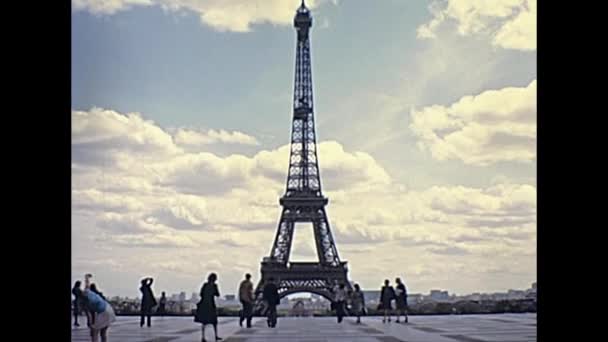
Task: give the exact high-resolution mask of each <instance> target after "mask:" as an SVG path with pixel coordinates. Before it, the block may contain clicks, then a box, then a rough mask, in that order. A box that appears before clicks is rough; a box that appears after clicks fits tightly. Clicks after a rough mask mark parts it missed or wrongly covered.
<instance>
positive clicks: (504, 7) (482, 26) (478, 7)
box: [417, 0, 537, 51]
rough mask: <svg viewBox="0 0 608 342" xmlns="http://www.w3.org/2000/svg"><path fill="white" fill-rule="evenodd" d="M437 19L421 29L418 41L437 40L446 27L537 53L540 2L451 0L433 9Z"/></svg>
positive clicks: (498, 44)
mask: <svg viewBox="0 0 608 342" xmlns="http://www.w3.org/2000/svg"><path fill="white" fill-rule="evenodd" d="M429 11H430V12H431V14H432V15H433V18H432V19H431V20H430V21H429V22H427V23H425V24H423V25H421V26H420V27H418V30H417V33H418V38H436V37H437V32H438V31H439V29H440V28H441V27H442V26H443V25H445V26H447V25H456V27H457V31H458V33H459V34H460V35H463V36H469V35H486V36H489V37H490V38H491V41H492V44H493V45H495V46H499V47H502V48H505V49H515V50H524V51H529V50H536V16H537V10H536V0H496V1H485V0H448V1H447V2H446V1H441V2H439V1H435V2H433V3H431V5H430V6H429Z"/></svg>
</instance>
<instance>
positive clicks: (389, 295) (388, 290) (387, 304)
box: [380, 279, 395, 323]
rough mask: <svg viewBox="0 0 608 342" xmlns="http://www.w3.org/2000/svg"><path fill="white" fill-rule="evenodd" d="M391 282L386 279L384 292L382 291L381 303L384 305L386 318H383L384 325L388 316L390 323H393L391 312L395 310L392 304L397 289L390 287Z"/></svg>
mask: <svg viewBox="0 0 608 342" xmlns="http://www.w3.org/2000/svg"><path fill="white" fill-rule="evenodd" d="M389 284H390V281H389V280H388V279H386V280H385V281H384V286H383V287H382V290H380V301H381V303H382V308H383V309H384V318H382V323H386V317H387V316H388V321H389V322H390V321H391V314H390V311H391V310H392V309H393V305H392V302H393V300H394V299H395V289H394V288H393V287H392V286H390V285H389Z"/></svg>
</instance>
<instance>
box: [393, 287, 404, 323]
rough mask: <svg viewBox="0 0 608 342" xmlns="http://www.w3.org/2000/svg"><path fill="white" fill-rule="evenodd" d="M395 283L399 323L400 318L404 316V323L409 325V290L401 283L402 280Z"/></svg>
mask: <svg viewBox="0 0 608 342" xmlns="http://www.w3.org/2000/svg"><path fill="white" fill-rule="evenodd" d="M395 283H397V286H396V287H395V292H396V300H395V302H396V304H397V320H396V322H397V323H400V322H399V316H400V315H403V317H404V318H405V321H403V323H407V289H406V288H405V284H403V282H402V281H401V278H397V279H395Z"/></svg>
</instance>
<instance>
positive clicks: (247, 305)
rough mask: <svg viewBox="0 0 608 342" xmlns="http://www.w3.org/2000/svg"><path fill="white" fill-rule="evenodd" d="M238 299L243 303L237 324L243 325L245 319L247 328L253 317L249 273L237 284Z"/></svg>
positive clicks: (251, 286) (251, 288)
mask: <svg viewBox="0 0 608 342" xmlns="http://www.w3.org/2000/svg"><path fill="white" fill-rule="evenodd" d="M239 300H240V301H241V304H242V305H243V309H242V310H241V312H240V315H239V316H240V317H239V325H240V326H243V321H244V320H245V319H246V320H247V328H251V318H252V317H253V312H252V311H253V300H254V298H253V283H252V282H251V274H249V273H247V274H245V279H244V280H243V281H242V282H241V284H240V285H239Z"/></svg>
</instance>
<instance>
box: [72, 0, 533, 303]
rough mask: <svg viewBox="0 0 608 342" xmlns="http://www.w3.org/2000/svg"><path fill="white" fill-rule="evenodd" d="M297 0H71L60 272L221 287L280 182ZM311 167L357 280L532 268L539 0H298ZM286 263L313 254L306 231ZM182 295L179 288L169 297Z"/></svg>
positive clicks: (488, 288)
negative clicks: (67, 180) (67, 268)
mask: <svg viewBox="0 0 608 342" xmlns="http://www.w3.org/2000/svg"><path fill="white" fill-rule="evenodd" d="M299 3H300V1H299V0H297V1H296V0H294V1H279V0H272V1H245V0H242V1H241V0H231V1H224V2H216V1H207V0H198V1H190V2H184V1H179V0H150V1H135V0H117V1H113V2H106V1H101V0H79V1H73V3H72V4H73V13H72V278H73V279H74V280H76V279H79V278H81V277H82V275H83V274H84V273H85V272H91V273H93V274H94V275H95V279H96V280H97V281H99V286H100V288H101V289H102V290H103V291H104V293H107V294H109V295H112V296H113V295H137V292H138V290H137V289H138V286H139V279H141V278H143V277H144V276H153V277H154V278H155V279H156V280H155V284H154V288H155V289H156V291H157V292H159V293H160V291H165V292H167V293H171V292H176V291H177V289H182V290H183V291H185V292H186V293H191V292H193V291H198V289H199V288H200V285H201V284H202V282H203V281H204V279H206V276H207V274H208V273H209V272H216V273H218V275H219V278H220V279H219V284H220V292H221V293H222V294H226V293H234V290H229V289H235V288H236V287H237V286H238V282H239V281H240V280H241V278H242V277H243V275H244V273H247V272H249V273H251V274H253V276H254V278H255V279H256V280H257V279H258V278H259V273H258V271H259V262H260V260H261V259H262V257H264V256H267V255H268V252H269V248H270V246H271V244H272V240H273V237H274V234H275V233H276V224H277V218H278V216H279V215H280V211H279V210H280V209H279V205H278V198H279V197H280V196H281V195H282V193H283V192H284V191H285V180H286V175H287V159H288V156H289V152H288V148H289V146H288V143H289V134H290V127H289V126H290V116H291V111H290V109H291V104H290V102H291V99H292V94H291V92H292V87H293V56H294V44H295V43H294V32H293V28H292V27H291V24H292V23H291V20H292V19H293V15H294V13H295V9H296V8H297V6H298V5H299ZM307 4H308V6H309V7H310V8H311V9H312V11H313V16H314V20H315V21H314V24H313V28H312V33H311V35H312V39H311V41H312V43H311V44H312V55H313V57H312V61H313V79H314V82H315V89H314V91H315V102H316V104H315V106H316V113H315V115H316V119H317V122H316V124H317V133H318V139H319V142H320V143H319V146H318V151H319V164H320V168H321V171H320V172H321V176H322V183H323V188H324V193H325V195H326V196H327V197H328V198H329V205H328V206H327V210H328V215H329V218H330V224H331V227H332V231H333V234H334V236H335V240H336V243H337V245H338V250H339V253H340V258H341V259H343V260H347V261H348V262H349V264H348V265H349V276H350V278H351V279H352V280H353V281H355V282H358V283H360V284H361V285H362V287H364V288H366V289H372V288H376V287H377V288H379V287H380V285H381V283H382V281H383V280H384V279H385V278H388V279H390V280H391V282H392V281H394V278H395V277H401V278H403V279H404V280H405V282H406V284H407V285H408V288H409V290H410V292H413V293H426V292H428V291H429V290H431V289H437V288H449V289H450V290H451V291H454V292H457V293H474V292H500V291H506V290H507V289H510V288H527V286H529V284H531V283H532V282H534V281H535V280H536V179H535V177H536V23H535V21H536V1H530V0H517V1H506V0H504V1H496V2H495V3H492V5H491V6H490V5H487V4H486V5H484V4H480V3H478V2H476V1H469V0H450V1H430V2H429V1H388V0H387V1H380V2H377V3H375V6H371V5H370V4H369V2H366V1H354V0H353V1H307ZM298 228H303V227H297V228H296V231H295V237H294V239H295V244H294V247H293V248H294V250H293V252H292V253H293V260H294V261H297V260H304V261H306V260H308V261H310V260H314V258H315V257H316V256H315V254H314V246H313V239H312V232H311V230H310V229H307V230H303V229H298ZM178 292H179V291H178Z"/></svg>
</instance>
